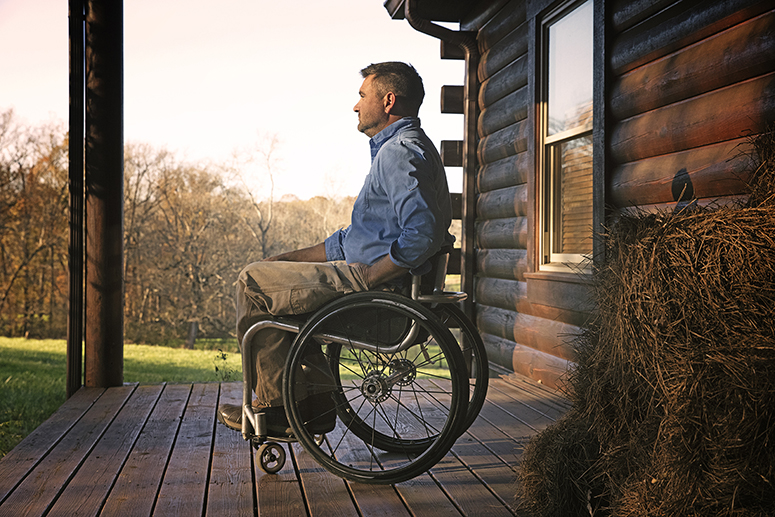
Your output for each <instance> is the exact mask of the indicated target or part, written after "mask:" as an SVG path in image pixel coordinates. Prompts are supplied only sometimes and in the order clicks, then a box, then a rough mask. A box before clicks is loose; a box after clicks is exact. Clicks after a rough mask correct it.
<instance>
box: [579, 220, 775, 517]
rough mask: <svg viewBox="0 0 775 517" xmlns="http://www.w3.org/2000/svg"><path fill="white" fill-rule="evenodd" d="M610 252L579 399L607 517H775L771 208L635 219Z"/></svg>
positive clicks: (774, 226) (585, 350) (620, 227)
mask: <svg viewBox="0 0 775 517" xmlns="http://www.w3.org/2000/svg"><path fill="white" fill-rule="evenodd" d="M607 242H608V247H609V249H608V252H609V255H608V257H609V258H608V260H607V262H606V264H605V266H604V267H603V268H602V269H601V270H600V271H598V272H597V274H596V277H597V285H596V290H597V298H598V303H599V305H598V309H599V316H600V317H599V320H598V323H597V324H596V325H594V326H592V327H591V328H590V329H589V330H588V331H587V332H586V333H585V336H584V338H583V340H581V341H580V346H579V347H578V350H579V369H578V370H577V372H576V373H575V375H574V377H573V380H572V386H573V390H572V393H573V395H572V397H573V399H574V405H576V407H578V408H579V412H580V414H581V415H582V416H583V417H584V418H585V419H587V420H588V421H589V422H590V424H591V429H592V431H593V433H594V434H595V436H596V438H597V439H598V441H599V443H600V444H601V458H600V460H599V461H598V464H597V468H598V469H600V471H601V474H602V475H605V476H606V478H607V482H606V487H607V488H606V492H607V494H606V495H607V498H608V499H609V500H610V503H611V510H612V511H611V513H612V514H613V515H709V514H712V515H737V514H748V513H745V512H748V511H750V512H752V513H750V514H751V515H757V514H762V515H767V514H770V513H771V512H775V472H773V465H775V449H772V448H771V447H769V444H770V443H771V442H772V441H773V440H774V439H775V404H773V403H772V401H773V400H775V325H773V322H775V211H773V209H772V208H719V209H715V210H709V209H695V210H692V211H689V212H681V213H678V214H673V213H661V214H650V215H645V216H644V215H640V216H633V217H626V218H623V219H622V220H621V221H620V222H619V223H618V224H617V225H616V227H614V228H613V229H612V231H611V233H610V235H609V236H608V241H607ZM744 511H745V512H744Z"/></svg>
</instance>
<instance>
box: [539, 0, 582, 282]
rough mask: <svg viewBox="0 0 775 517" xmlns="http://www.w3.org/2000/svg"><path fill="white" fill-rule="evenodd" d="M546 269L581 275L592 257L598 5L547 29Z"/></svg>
mask: <svg viewBox="0 0 775 517" xmlns="http://www.w3.org/2000/svg"><path fill="white" fill-rule="evenodd" d="M542 36H543V37H542V47H541V48H542V51H541V55H542V59H541V62H542V65H543V66H542V73H541V84H542V88H541V101H542V102H541V107H542V113H541V128H540V133H539V134H540V136H541V139H540V141H541V153H540V156H541V161H540V171H541V172H540V175H539V184H540V190H539V192H540V195H541V198H540V200H539V204H538V206H539V207H540V208H539V210H540V232H541V239H540V254H541V260H540V269H541V270H555V271H557V270H559V271H569V270H574V271H578V269H579V268H580V267H585V266H588V265H589V259H591V255H592V70H593V69H592V0H587V1H585V2H576V3H573V4H570V5H568V6H565V7H564V8H563V9H560V10H558V11H556V12H555V13H553V14H552V15H551V16H549V17H547V18H546V19H545V20H544V23H543V25H542Z"/></svg>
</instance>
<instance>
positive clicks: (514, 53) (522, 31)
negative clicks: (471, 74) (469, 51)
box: [478, 22, 528, 82]
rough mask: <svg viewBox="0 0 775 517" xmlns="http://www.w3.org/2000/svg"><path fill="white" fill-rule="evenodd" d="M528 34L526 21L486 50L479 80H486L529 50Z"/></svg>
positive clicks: (479, 72)
mask: <svg viewBox="0 0 775 517" xmlns="http://www.w3.org/2000/svg"><path fill="white" fill-rule="evenodd" d="M527 36H528V24H527V22H525V23H523V24H521V25H519V26H518V27H517V28H516V29H514V30H513V31H511V32H510V33H508V34H507V35H506V37H505V38H503V39H502V40H500V41H498V42H497V43H496V44H495V45H493V46H492V48H490V49H489V50H487V51H486V52H484V53H483V54H482V56H481V57H480V59H479V68H478V74H479V82H484V81H485V80H486V79H487V78H488V77H492V76H493V75H494V74H495V73H496V72H498V70H501V69H503V68H504V67H505V66H506V65H508V64H509V63H511V62H512V61H514V60H515V59H517V58H518V57H519V56H521V55H523V54H525V53H526V52H527Z"/></svg>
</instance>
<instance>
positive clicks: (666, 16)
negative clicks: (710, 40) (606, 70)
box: [610, 0, 772, 75]
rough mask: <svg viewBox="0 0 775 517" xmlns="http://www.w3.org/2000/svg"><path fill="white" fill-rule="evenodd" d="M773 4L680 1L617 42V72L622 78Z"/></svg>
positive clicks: (614, 49)
mask: <svg viewBox="0 0 775 517" xmlns="http://www.w3.org/2000/svg"><path fill="white" fill-rule="evenodd" d="M771 5H772V3H771V2H769V1H759V2H752V1H751V0H725V1H724V2H708V3H700V2H695V1H688V0H684V1H682V2H676V3H675V4H673V5H672V6H670V7H668V8H667V9H665V10H663V11H661V12H659V13H658V14H656V15H654V16H652V17H651V18H649V19H648V20H646V21H645V22H643V23H640V24H638V25H636V26H634V27H633V28H632V29H630V30H627V31H625V32H623V33H622V34H621V35H620V36H619V37H618V38H616V39H615V40H614V42H613V45H612V47H611V52H610V55H611V67H612V69H613V72H614V74H615V75H620V74H623V73H625V72H628V71H630V70H633V69H635V68H637V67H639V66H641V65H644V64H646V63H648V62H649V61H653V60H655V59H658V58H660V57H662V56H665V55H667V54H669V53H671V52H674V51H675V50H678V49H679V48H683V47H687V46H689V45H691V44H692V43H695V42H697V41H700V40H702V39H705V38H707V37H708V36H710V35H712V34H715V33H717V32H720V31H722V30H724V29H727V28H729V27H732V26H733V25H736V24H738V23H740V22H742V21H744V20H747V19H749V18H753V17H754V16H757V15H759V14H761V13H763V12H765V11H767V10H769V9H771Z"/></svg>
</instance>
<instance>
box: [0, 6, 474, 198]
mask: <svg viewBox="0 0 775 517" xmlns="http://www.w3.org/2000/svg"><path fill="white" fill-rule="evenodd" d="M382 3H383V2H382V0H325V1H324V0H284V1H282V2H279V1H276V0H220V1H219V2H213V1H212V0H207V1H205V0H124V139H125V141H126V142H128V143H143V144H150V145H152V146H154V147H157V148H166V149H168V150H170V151H173V152H175V153H176V155H177V156H178V157H179V158H180V159H181V160H186V161H190V162H200V161H201V162H213V163H223V162H225V161H228V160H229V159H230V158H231V156H232V154H233V153H234V152H235V150H236V151H237V152H239V149H245V148H248V147H250V146H253V145H256V144H257V143H259V145H261V144H260V142H262V141H264V139H265V136H266V135H276V137H277V139H278V141H279V145H278V147H277V151H276V154H277V157H278V159H279V161H278V162H277V164H276V165H275V172H274V179H275V198H276V199H277V198H279V197H281V196H283V195H286V194H293V195H296V196H297V197H299V198H302V199H307V198H309V197H312V196H315V195H357V193H358V192H359V190H360V187H361V185H362V182H363V178H364V177H365V176H366V174H367V173H368V168H369V160H370V158H369V146H368V138H367V137H366V136H365V135H363V134H361V133H359V132H358V131H357V114H356V113H354V112H353V110H352V108H353V106H354V105H355V103H356V102H357V101H358V89H359V87H360V85H361V82H362V78H361V77H360V74H359V70H360V69H361V68H363V67H365V66H366V65H368V64H370V63H374V62H380V61H405V62H408V63H411V64H412V65H414V66H415V68H416V69H417V70H418V72H419V73H420V75H421V76H422V77H423V80H424V83H425V90H426V96H425V102H424V103H423V106H422V108H421V110H420V119H421V121H422V125H423V127H424V129H425V131H426V132H427V133H428V135H429V136H430V138H431V140H433V141H434V142H435V143H436V145H437V147H438V146H440V142H441V140H461V139H462V137H463V120H462V115H451V114H441V113H440V108H439V93H440V90H441V86H442V85H445V84H449V85H459V84H463V75H464V72H463V64H462V61H452V60H441V59H440V58H439V41H438V40H436V39H435V38H432V37H430V36H426V35H424V34H420V33H418V32H416V31H415V30H414V29H412V28H411V27H410V26H409V24H408V23H407V22H406V21H405V20H391V19H390V16H389V15H388V14H387V11H386V10H385V8H384V7H383V5H382ZM67 4H68V2H67V0H0V110H6V109H8V108H13V109H14V112H15V114H16V116H17V117H18V118H19V119H20V120H21V121H23V122H25V123H28V124H31V125H36V124H41V123H47V122H59V123H62V124H66V123H67V110H68V33H67V31H68V25H67V23H68V21H67V15H68V7H67ZM451 28H455V29H456V28H457V27H455V26H451ZM253 174H254V176H256V177H254V178H252V180H255V181H252V182H249V184H250V185H251V188H253V189H254V190H256V192H255V193H256V195H257V196H258V197H265V191H266V189H267V187H266V185H267V183H266V181H265V178H263V179H262V178H260V177H258V176H261V174H260V173H255V172H254V173H253ZM448 178H449V183H450V190H451V191H453V192H460V190H461V186H462V185H461V182H462V180H461V175H460V171H459V170H457V169H454V168H449V169H448ZM249 180H250V179H249Z"/></svg>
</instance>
